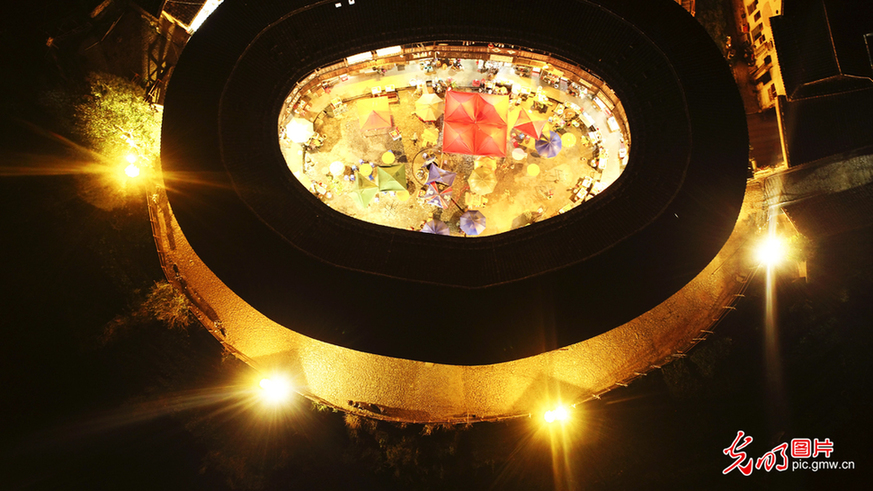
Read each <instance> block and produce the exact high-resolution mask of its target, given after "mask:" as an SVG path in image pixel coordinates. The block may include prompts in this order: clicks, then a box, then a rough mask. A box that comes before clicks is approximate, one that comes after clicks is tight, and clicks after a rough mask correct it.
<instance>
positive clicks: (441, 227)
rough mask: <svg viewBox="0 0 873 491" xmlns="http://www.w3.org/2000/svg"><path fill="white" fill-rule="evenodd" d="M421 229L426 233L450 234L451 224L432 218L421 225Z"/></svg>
mask: <svg viewBox="0 0 873 491" xmlns="http://www.w3.org/2000/svg"><path fill="white" fill-rule="evenodd" d="M421 231H422V232H424V233H426V234H436V235H449V226H448V225H446V224H445V222H442V221H440V220H431V221H429V222H427V223H425V224H424V226H423V227H421Z"/></svg>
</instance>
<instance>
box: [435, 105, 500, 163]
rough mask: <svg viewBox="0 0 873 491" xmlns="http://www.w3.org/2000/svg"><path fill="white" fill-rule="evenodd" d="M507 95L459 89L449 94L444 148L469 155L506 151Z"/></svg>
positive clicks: (450, 151) (446, 150) (444, 149)
mask: <svg viewBox="0 0 873 491" xmlns="http://www.w3.org/2000/svg"><path fill="white" fill-rule="evenodd" d="M508 111H509V98H508V97H507V96H499V95H491V94H485V95H483V94H479V93H477V92H458V91H455V90H451V91H449V92H448V93H447V94H446V112H445V122H444V126H443V128H444V133H443V151H444V152H448V153H464V154H468V155H494V156H499V157H503V156H505V155H506V119H507V115H508Z"/></svg>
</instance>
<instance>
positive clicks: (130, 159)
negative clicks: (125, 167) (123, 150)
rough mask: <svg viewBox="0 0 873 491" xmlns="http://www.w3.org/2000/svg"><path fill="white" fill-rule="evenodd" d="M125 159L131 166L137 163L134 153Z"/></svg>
mask: <svg viewBox="0 0 873 491" xmlns="http://www.w3.org/2000/svg"><path fill="white" fill-rule="evenodd" d="M124 158H125V160H127V162H128V163H129V164H132V163H134V162H136V155H134V154H132V153H129V154H127V157H124Z"/></svg>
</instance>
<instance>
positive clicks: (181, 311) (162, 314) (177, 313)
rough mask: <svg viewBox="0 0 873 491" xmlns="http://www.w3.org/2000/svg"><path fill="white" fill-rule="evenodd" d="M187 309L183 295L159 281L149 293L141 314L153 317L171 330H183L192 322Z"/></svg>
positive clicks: (186, 301) (187, 305)
mask: <svg viewBox="0 0 873 491" xmlns="http://www.w3.org/2000/svg"><path fill="white" fill-rule="evenodd" d="M188 307H189V303H188V298H187V297H185V295H182V293H181V292H179V290H176V288H175V287H174V286H173V285H171V284H169V283H167V282H166V281H159V282H157V283H155V285H154V286H153V287H152V288H151V291H149V295H148V297H147V298H146V300H145V302H143V304H142V312H143V313H146V314H148V315H151V316H154V318H155V319H157V320H159V321H161V322H163V323H164V324H166V326H167V327H169V328H171V329H184V328H186V327H188V326H189V325H191V322H192V318H191V317H192V316H191V311H190V310H189V309H188Z"/></svg>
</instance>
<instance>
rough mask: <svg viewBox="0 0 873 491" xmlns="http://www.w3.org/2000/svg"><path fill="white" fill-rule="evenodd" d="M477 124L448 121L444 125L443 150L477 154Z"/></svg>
mask: <svg viewBox="0 0 873 491" xmlns="http://www.w3.org/2000/svg"><path fill="white" fill-rule="evenodd" d="M475 150H476V125H475V124H472V123H462V122H457V121H447V122H446V123H445V125H444V126H443V152H448V153H465V154H469V155H475Z"/></svg>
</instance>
